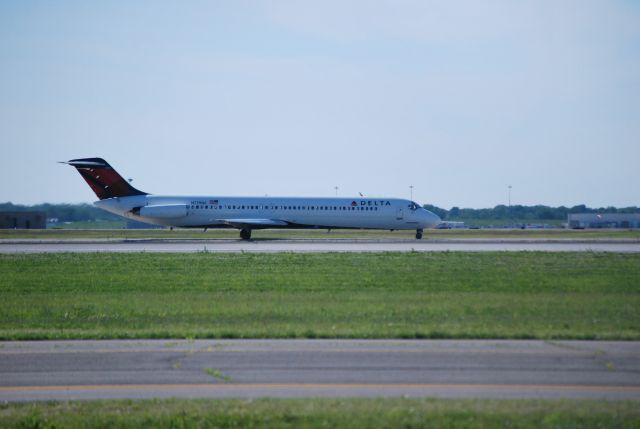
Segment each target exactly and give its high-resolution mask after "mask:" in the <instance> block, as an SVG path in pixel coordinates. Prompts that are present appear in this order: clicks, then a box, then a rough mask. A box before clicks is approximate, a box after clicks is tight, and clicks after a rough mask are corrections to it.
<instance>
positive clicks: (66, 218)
mask: <svg viewBox="0 0 640 429" xmlns="http://www.w3.org/2000/svg"><path fill="white" fill-rule="evenodd" d="M5 211H6V212H23V211H37V212H45V213H46V214H47V219H51V218H57V219H58V220H59V221H60V222H78V221H88V220H90V221H98V220H121V219H122V218H121V217H120V216H117V215H114V214H112V213H109V212H106V211H104V210H101V209H99V208H97V207H95V206H92V205H91V204H49V203H44V204H36V205H33V206H25V205H21V204H13V203H11V202H7V203H0V212H5Z"/></svg>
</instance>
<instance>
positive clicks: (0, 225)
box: [0, 212, 47, 229]
mask: <svg viewBox="0 0 640 429" xmlns="http://www.w3.org/2000/svg"><path fill="white" fill-rule="evenodd" d="M46 227H47V214H46V213H45V212H0V229H45V228H46Z"/></svg>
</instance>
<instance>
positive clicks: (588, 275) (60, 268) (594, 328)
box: [0, 252, 640, 340]
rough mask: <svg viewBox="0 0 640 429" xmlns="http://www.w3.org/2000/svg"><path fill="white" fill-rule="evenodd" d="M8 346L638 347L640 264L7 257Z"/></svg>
mask: <svg viewBox="0 0 640 429" xmlns="http://www.w3.org/2000/svg"><path fill="white" fill-rule="evenodd" d="M0 273H2V275H1V276H0V294H1V296H2V300H1V301H0V339H5V340H10V339H64V338H192V337H193V338H283V337H286V338H303V337H306V338H540V339H611V340H632V339H634V340H637V339H640V312H639V311H638V308H640V255H639V254H604V253H588V252H582V253H527V252H522V253H500V252H499V253H482V254H479V253H458V252H454V253H447V252H444V253H417V252H412V253H379V254H341V253H322V254H288V253H284V254H248V253H247V254H213V253H196V254H144V253H141V254H108V253H97V254H34V255H16V254H11V255H9V254H5V255H0Z"/></svg>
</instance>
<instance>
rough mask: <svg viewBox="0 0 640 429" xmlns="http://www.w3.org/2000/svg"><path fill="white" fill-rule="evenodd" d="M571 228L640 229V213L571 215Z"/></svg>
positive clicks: (569, 223) (569, 222) (569, 221)
mask: <svg viewBox="0 0 640 429" xmlns="http://www.w3.org/2000/svg"><path fill="white" fill-rule="evenodd" d="M568 225H569V228H572V229H583V228H640V213H601V214H600V213H570V214H569V219H568Z"/></svg>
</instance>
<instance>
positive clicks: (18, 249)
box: [0, 239, 640, 253]
mask: <svg viewBox="0 0 640 429" xmlns="http://www.w3.org/2000/svg"><path fill="white" fill-rule="evenodd" d="M412 251H415V252H458V251H464V252H494V251H498V252H521V251H527V252H616V253H638V252H640V241H631V240H629V241H623V240H619V241H603V240H594V241H579V240H508V239H504V240H486V239H482V240H390V239H387V240H376V239H361V240H354V239H338V240H332V239H322V240H317V239H315V240H313V239H308V240H305V239H297V240H251V241H244V240H225V239H220V240H155V239H150V240H120V241H110V240H101V241H80V240H75V241H74V240H66V241H54V242H51V241H34V240H32V241H26V240H23V241H9V240H3V241H0V253H54V252H238V253H239V252H256V253H275V252H412Z"/></svg>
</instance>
